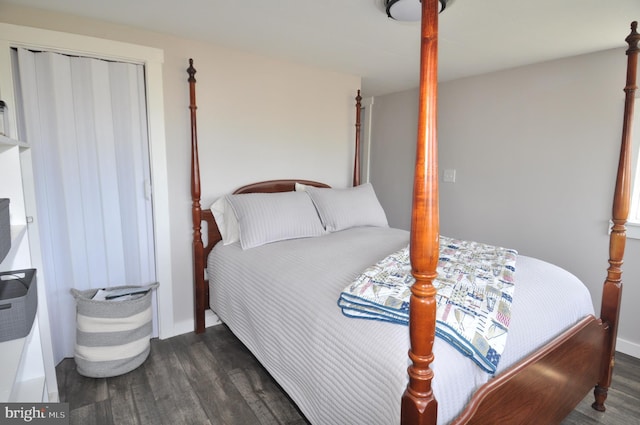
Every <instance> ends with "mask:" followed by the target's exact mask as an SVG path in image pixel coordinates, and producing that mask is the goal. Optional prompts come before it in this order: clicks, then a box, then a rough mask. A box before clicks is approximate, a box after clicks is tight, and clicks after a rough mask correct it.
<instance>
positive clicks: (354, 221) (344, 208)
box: [306, 183, 389, 232]
mask: <svg viewBox="0 0 640 425" xmlns="http://www.w3.org/2000/svg"><path fill="white" fill-rule="evenodd" d="M306 193H308V194H309V196H310V197H311V199H312V200H313V203H314V205H315V206H316V209H317V210H318V214H320V219H321V220H322V225H323V226H324V228H325V229H326V230H327V231H328V232H337V231H339V230H345V229H348V228H350V227H358V226H377V227H389V223H388V222H387V216H386V214H385V213H384V210H383V209H382V206H381V205H380V202H379V201H378V198H377V197H376V194H375V192H374V190H373V186H372V185H371V183H365V184H362V185H360V186H355V187H350V188H346V189H322V188H317V187H307V188H306Z"/></svg>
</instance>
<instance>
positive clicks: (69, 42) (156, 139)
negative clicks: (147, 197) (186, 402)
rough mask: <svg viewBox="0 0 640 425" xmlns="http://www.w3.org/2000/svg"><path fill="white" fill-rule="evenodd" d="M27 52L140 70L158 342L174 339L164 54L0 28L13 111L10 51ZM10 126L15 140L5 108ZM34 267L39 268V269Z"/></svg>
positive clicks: (5, 95) (4, 84) (5, 90)
mask: <svg viewBox="0 0 640 425" xmlns="http://www.w3.org/2000/svg"><path fill="white" fill-rule="evenodd" d="M11 47H25V48H30V49H46V50H50V51H55V52H59V53H72V54H76V55H84V56H90V57H97V58H102V59H109V60H117V61H126V62H131V63H138V64H143V65H144V67H145V79H146V89H147V93H146V95H147V108H148V109H147V114H148V126H149V146H150V149H149V151H150V160H151V176H152V179H153V187H152V191H153V220H154V234H155V249H156V273H157V280H158V282H159V283H160V285H159V287H158V290H157V299H158V333H159V337H160V338H161V339H164V338H169V337H171V336H174V335H177V334H176V333H175V332H174V324H173V316H174V314H173V282H172V270H171V235H170V230H169V229H170V217H169V183H168V175H167V149H166V140H165V128H164V95H163V80H162V63H163V62H164V51H163V50H161V49H157V48H152V47H147V46H140V45H136V44H130V43H122V42H118V41H111V40H106V39H101V38H95V37H88V36H83V35H76V34H68V33H63V32H58V31H49V30H43V29H39V28H31V27H23V26H18V25H12V24H5V23H0V76H1V77H0V96H1V97H2V99H3V100H4V101H5V102H7V103H8V104H9V105H14V106H15V96H14V92H13V80H12V70H11V60H10V55H9V48H11ZM9 126H10V127H11V134H12V135H15V131H16V128H17V126H16V117H15V107H13V108H12V107H11V106H10V107H9ZM37 266H38V267H39V266H40V264H38V265H37Z"/></svg>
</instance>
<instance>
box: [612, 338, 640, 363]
mask: <svg viewBox="0 0 640 425" xmlns="http://www.w3.org/2000/svg"><path fill="white" fill-rule="evenodd" d="M616 351H619V352H621V353H624V354H627V355H629V356H632V357H635V358H637V359H640V344H637V343H635V342H631V341H627V340H625V339H622V338H618V339H617V340H616Z"/></svg>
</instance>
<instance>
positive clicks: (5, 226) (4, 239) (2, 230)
mask: <svg viewBox="0 0 640 425" xmlns="http://www.w3.org/2000/svg"><path fill="white" fill-rule="evenodd" d="M10 249H11V223H10V222H9V200H8V199H6V198H3V199H0V262H2V260H4V257H6V256H7V254H8V253H9V250H10Z"/></svg>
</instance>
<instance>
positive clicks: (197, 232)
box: [187, 59, 206, 333]
mask: <svg viewBox="0 0 640 425" xmlns="http://www.w3.org/2000/svg"><path fill="white" fill-rule="evenodd" d="M187 73H188V74H189V79H188V81H189V112H190V115H191V215H192V219H193V257H194V264H195V266H194V282H195V292H196V293H195V294H194V295H195V302H194V304H195V305H194V308H195V331H196V333H202V332H204V329H205V324H204V311H205V309H206V305H205V298H206V296H205V295H204V294H205V290H206V288H205V281H204V280H205V279H204V274H203V273H200V271H201V270H203V269H204V264H203V263H204V254H203V252H204V245H203V243H202V208H201V206H200V163H199V161H198V128H197V123H196V110H197V109H198V107H197V106H196V78H195V75H196V69H195V68H194V67H193V59H189V68H187Z"/></svg>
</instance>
